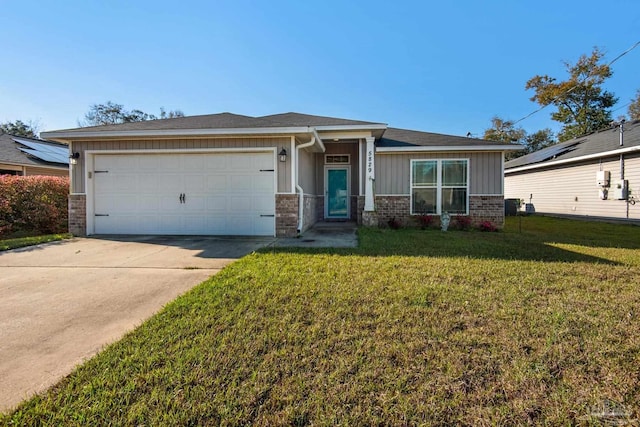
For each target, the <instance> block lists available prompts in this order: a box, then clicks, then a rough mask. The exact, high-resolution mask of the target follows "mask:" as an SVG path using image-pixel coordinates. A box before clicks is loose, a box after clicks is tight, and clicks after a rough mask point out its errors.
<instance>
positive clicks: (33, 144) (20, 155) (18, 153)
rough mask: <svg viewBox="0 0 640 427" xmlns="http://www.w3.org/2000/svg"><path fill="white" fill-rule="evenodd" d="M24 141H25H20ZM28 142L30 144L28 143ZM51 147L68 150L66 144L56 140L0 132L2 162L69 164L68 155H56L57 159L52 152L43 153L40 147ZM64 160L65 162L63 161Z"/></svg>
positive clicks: (52, 165) (44, 164)
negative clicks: (45, 159) (52, 155)
mask: <svg viewBox="0 0 640 427" xmlns="http://www.w3.org/2000/svg"><path fill="white" fill-rule="evenodd" d="M20 141H23V143H20ZM27 144H28V145H27ZM49 147H50V148H51V149H53V150H54V151H60V152H62V151H64V152H65V153H66V152H67V151H68V146H67V145H66V144H58V143H56V142H51V141H45V140H42V139H34V138H25V137H23V136H14V135H9V134H6V133H4V134H0V163H9V164H14V165H22V166H39V167H42V166H50V167H58V168H63V167H66V166H67V165H68V164H69V159H68V156H66V155H65V156H64V158H63V157H60V156H56V157H55V159H54V158H53V157H51V156H50V154H51V153H43V152H42V150H38V148H44V149H45V151H51V150H47V148H49ZM39 157H44V158H47V159H50V160H59V161H55V162H54V161H44V160H42V159H41V158H39ZM62 161H64V163H62Z"/></svg>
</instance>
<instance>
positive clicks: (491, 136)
mask: <svg viewBox="0 0 640 427" xmlns="http://www.w3.org/2000/svg"><path fill="white" fill-rule="evenodd" d="M483 138H484V139H487V140H489V141H500V142H504V143H505V144H510V143H514V142H515V143H517V144H521V145H522V146H523V149H522V150H520V151H510V152H507V153H506V154H505V160H512V159H515V158H517V157H520V156H524V155H525V154H529V153H533V152H534V151H538V150H541V149H543V148H545V147H548V146H549V145H552V144H554V143H555V139H554V135H553V132H551V129H542V130H539V131H537V132H534V133H532V134H528V133H527V131H525V130H524V129H523V128H521V127H516V126H515V124H514V123H513V121H512V120H505V119H502V118H500V117H498V116H495V117H493V118H492V119H491V127H490V128H488V129H486V130H485V131H484V135H483Z"/></svg>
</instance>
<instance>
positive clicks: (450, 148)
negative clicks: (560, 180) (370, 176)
mask: <svg viewBox="0 0 640 427" xmlns="http://www.w3.org/2000/svg"><path fill="white" fill-rule="evenodd" d="M523 148H524V147H523V146H521V145H518V146H514V145H459V146H445V145H439V146H431V147H430V146H414V147H377V148H376V153H388V154H393V153H420V152H432V151H438V152H440V151H519V150H522V149H523Z"/></svg>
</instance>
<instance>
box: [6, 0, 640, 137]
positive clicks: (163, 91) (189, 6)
mask: <svg viewBox="0 0 640 427" xmlns="http://www.w3.org/2000/svg"><path fill="white" fill-rule="evenodd" d="M603 5H604V6H606V9H603ZM0 11H1V12H0V40H1V44H0V46H2V50H3V55H2V58H3V65H2V66H0V122H6V121H13V120H22V121H29V120H31V121H34V122H36V123H37V124H38V125H39V128H40V129H39V130H40V131H49V130H56V129H66V128H75V127H77V126H78V121H79V120H82V119H83V117H84V114H85V113H86V112H87V111H88V110H89V108H90V106H91V105H93V104H100V103H105V102H107V101H112V102H115V103H118V104H123V105H124V106H125V108H126V109H139V110H142V111H144V112H147V113H152V114H156V115H158V114H159V111H160V107H164V108H165V109H166V110H174V109H179V110H181V111H183V112H184V113H185V114H186V115H199V114H214V113H221V112H232V113H236V114H243V115H249V116H260V115H268V114H276V113H284V112H289V111H295V112H300V113H306V114H314V115H323V116H332V117H340V118H349V119H355V120H365V121H372V122H381V123H387V124H388V125H389V126H392V127H399V128H406V129H415V130H422V131H428V132H437V133H445V134H452V135H466V134H467V132H471V133H472V134H473V135H474V136H478V137H481V136H482V134H483V132H484V130H485V129H486V128H488V127H489V126H490V122H491V118H492V117H493V116H495V115H498V116H500V117H502V118H505V119H511V120H517V119H520V118H522V117H524V116H526V115H527V114H529V113H531V112H532V111H534V110H536V109H537V107H538V106H537V104H535V103H533V102H532V101H530V100H529V98H530V97H531V96H532V95H533V94H532V93H531V91H526V90H525V83H526V81H527V80H528V79H529V78H531V77H533V76H534V75H537V74H547V75H549V76H552V77H556V78H558V79H563V78H565V77H566V76H567V74H566V71H565V65H564V64H565V63H566V62H569V63H575V62H576V61H577V60H578V58H579V57H580V55H582V54H589V53H591V51H592V49H593V47H595V46H597V47H599V48H601V49H602V50H603V51H604V52H605V53H606V56H605V60H606V61H610V60H612V59H614V58H615V57H616V56H618V55H619V54H620V53H622V52H624V51H625V50H627V49H629V48H630V47H631V46H633V45H634V44H635V43H636V42H638V41H640V6H639V5H638V3H637V0H628V1H617V0H609V1H607V2H602V1H597V2H596V1H592V0H583V1H557V0H554V1H549V0H537V1H535V2H533V1H520V0H509V1H483V2H478V1H465V0H458V1H425V0H423V1H403V0H396V1H390V0H386V1H378V0H367V1H360V0H352V1H338V0H325V1H315V0H302V1H301V0H295V1H284V0H269V1H262V0H254V1H245V0H231V1H227V0H211V1H188V0H187V1H183V2H176V1H160V0H157V1H146V0H137V1H130V0H129V1H120V0H112V1H108V2H107V1H92V0H82V1H76V0H65V1H53V0H51V1H49V0H41V1H32V0H0ZM612 67H613V68H612V69H613V76H612V77H611V78H610V79H609V80H608V81H607V82H606V84H605V88H606V89H607V90H609V91H611V92H613V93H615V94H616V95H617V96H618V97H619V98H620V101H619V102H618V104H617V105H616V106H614V110H615V111H614V113H613V115H614V117H617V116H619V115H622V114H625V113H626V111H627V108H626V106H625V105H626V104H628V103H629V101H630V100H631V99H632V98H633V97H634V96H635V93H636V91H637V90H638V89H640V47H638V48H636V49H634V50H632V51H631V52H629V53H627V54H626V55H625V56H623V57H622V58H620V59H619V60H618V61H617V62H615V63H614V64H613V66H612ZM550 112H551V108H547V109H545V110H543V111H541V112H539V113H537V114H535V115H533V116H532V117H530V118H528V119H526V120H524V121H522V122H521V123H520V125H521V126H522V127H524V128H525V129H526V130H527V131H529V132H534V131H536V130H539V129H542V128H546V127H549V128H551V129H552V130H554V131H558V130H559V129H560V127H559V125H558V124H557V123H556V122H553V121H552V120H551V119H550Z"/></svg>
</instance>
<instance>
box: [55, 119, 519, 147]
mask: <svg viewBox="0 0 640 427" xmlns="http://www.w3.org/2000/svg"><path fill="white" fill-rule="evenodd" d="M324 126H327V127H330V126H362V127H365V128H366V127H371V129H372V130H373V129H375V130H376V131H377V132H376V137H380V136H382V137H381V138H380V139H379V140H378V142H377V144H378V146H379V147H431V146H433V147H443V146H445V147H446V146H450V147H465V146H504V145H505V144H504V143H502V142H496V141H487V140H483V139H477V138H466V137H461V136H453V135H443V134H438V133H430V132H420V131H415V130H408V129H397V128H388V127H387V125H386V124H385V123H379V122H365V121H361V120H350V119H341V118H337V117H326V116H314V115H310V114H301V113H295V112H289V113H281V114H272V115H268V116H261V117H250V116H243V115H239V114H232V113H220V114H208V115H203V116H190V117H177V118H172V119H159V120H148V121H144V122H135V123H122V124H117V125H105V126H92V127H84V128H76V129H64V130H59V131H53V132H51V133H54V134H56V133H66V134H74V133H82V132H98V133H99V132H109V131H114V132H120V131H123V132H127V131H164V130H178V131H182V130H185V131H186V130H200V129H202V130H204V129H260V128H263V129H264V128H267V129H268V128H276V127H279V128H300V127H324ZM48 133H49V132H46V133H45V134H48ZM57 136H58V135H52V136H51V137H52V138H53V137H57ZM92 136H95V135H92ZM512 145H514V146H515V144H512Z"/></svg>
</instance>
